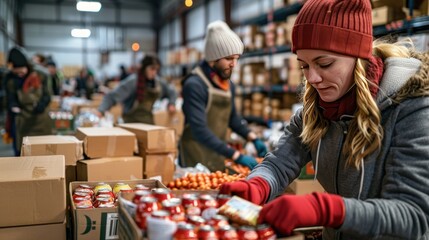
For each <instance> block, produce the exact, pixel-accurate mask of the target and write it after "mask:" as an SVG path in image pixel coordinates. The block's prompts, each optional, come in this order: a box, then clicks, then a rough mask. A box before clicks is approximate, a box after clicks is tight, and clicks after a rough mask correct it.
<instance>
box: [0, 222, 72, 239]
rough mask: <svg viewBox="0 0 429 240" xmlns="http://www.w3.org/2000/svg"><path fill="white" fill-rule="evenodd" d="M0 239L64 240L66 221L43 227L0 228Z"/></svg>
mask: <svg viewBox="0 0 429 240" xmlns="http://www.w3.org/2000/svg"><path fill="white" fill-rule="evenodd" d="M0 239H7V240H22V239H25V240H40V239H55V240H66V221H65V219H64V221H63V222H62V223H52V224H43V225H31V226H22V227H7V228H0Z"/></svg>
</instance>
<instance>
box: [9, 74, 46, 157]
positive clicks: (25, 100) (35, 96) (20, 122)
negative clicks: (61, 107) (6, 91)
mask: <svg viewBox="0 0 429 240" xmlns="http://www.w3.org/2000/svg"><path fill="white" fill-rule="evenodd" d="M40 78H41V79H43V78H42V77H40ZM42 94H43V88H42V87H40V88H37V89H35V88H32V89H29V91H28V92H27V93H24V92H23V91H22V89H19V90H17V95H18V101H19V103H20V104H21V105H20V106H21V112H20V113H19V114H17V115H16V117H15V124H16V147H17V149H18V150H20V149H21V145H22V138H23V137H26V136H41V135H50V134H52V130H53V123H52V120H51V118H50V117H49V114H48V113H49V107H46V108H45V111H44V112H43V113H40V114H35V113H33V110H34V103H37V102H39V100H40V98H41V96H42Z"/></svg>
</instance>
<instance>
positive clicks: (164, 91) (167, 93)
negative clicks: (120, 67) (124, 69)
mask: <svg viewBox="0 0 429 240" xmlns="http://www.w3.org/2000/svg"><path fill="white" fill-rule="evenodd" d="M157 84H160V85H161V96H160V99H163V98H167V99H168V104H175V102H176V99H177V93H176V90H175V89H174V87H173V86H171V85H169V84H168V83H167V82H166V81H165V80H164V79H163V78H160V77H157V78H155V85H157ZM147 87H155V86H147ZM136 97H137V74H131V75H130V76H128V77H127V78H126V79H124V80H122V81H121V82H120V83H119V85H118V86H116V87H115V89H113V90H112V91H110V92H109V93H107V94H106V95H105V96H104V98H103V101H102V102H101V104H100V106H99V107H98V111H100V112H102V113H104V112H105V111H108V110H109V109H110V108H111V107H113V106H114V105H115V104H117V103H120V104H122V106H123V112H124V113H128V112H129V111H130V110H131V109H132V107H133V104H134V101H135V100H136Z"/></svg>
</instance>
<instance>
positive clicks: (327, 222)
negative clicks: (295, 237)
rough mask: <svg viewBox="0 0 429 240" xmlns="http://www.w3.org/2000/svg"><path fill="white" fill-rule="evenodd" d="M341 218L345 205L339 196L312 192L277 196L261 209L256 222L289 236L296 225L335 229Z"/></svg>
mask: <svg viewBox="0 0 429 240" xmlns="http://www.w3.org/2000/svg"><path fill="white" fill-rule="evenodd" d="M344 217H345V206H344V201H343V198H342V197H341V196H338V195H333V194H329V193H312V194H307V195H299V196H297V195H283V196H281V197H278V198H277V199H275V200H273V201H271V202H270V203H268V204H266V205H265V206H264V207H263V208H262V210H261V212H260V213H259V218H258V222H259V223H268V224H269V225H270V226H271V227H273V229H274V230H275V231H276V232H278V233H281V234H286V235H290V234H291V233H292V230H293V229H295V228H297V227H311V226H325V227H333V228H337V227H340V226H341V225H342V224H343V221H344Z"/></svg>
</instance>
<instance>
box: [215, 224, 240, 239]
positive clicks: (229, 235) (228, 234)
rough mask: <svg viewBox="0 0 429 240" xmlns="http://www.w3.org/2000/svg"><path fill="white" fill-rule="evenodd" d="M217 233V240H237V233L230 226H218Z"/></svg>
mask: <svg viewBox="0 0 429 240" xmlns="http://www.w3.org/2000/svg"><path fill="white" fill-rule="evenodd" d="M217 233H218V235H219V240H238V234H237V231H236V230H235V228H234V227H233V226H231V225H223V226H220V227H219V229H218V230H217Z"/></svg>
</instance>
